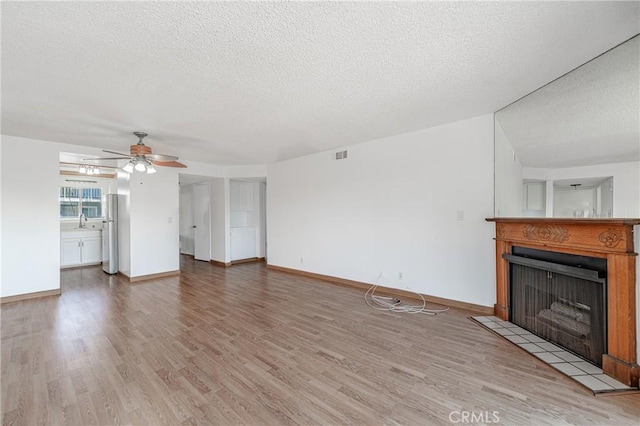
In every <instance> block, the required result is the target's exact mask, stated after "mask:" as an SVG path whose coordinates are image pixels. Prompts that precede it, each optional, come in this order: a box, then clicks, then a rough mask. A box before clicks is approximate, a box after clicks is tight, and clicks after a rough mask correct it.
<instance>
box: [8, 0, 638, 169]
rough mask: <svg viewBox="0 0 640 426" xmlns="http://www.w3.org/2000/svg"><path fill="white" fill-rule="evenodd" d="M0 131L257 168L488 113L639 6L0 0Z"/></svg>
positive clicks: (608, 43)
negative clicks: (142, 144)
mask: <svg viewBox="0 0 640 426" xmlns="http://www.w3.org/2000/svg"><path fill="white" fill-rule="evenodd" d="M1 7H2V133H3V134H9V135H16V136H23V137H30V138H38V139H45V140H52V141H59V142H65V143H72V144H80V145H87V146H93V147H99V148H106V149H112V150H118V151H126V150H127V149H128V145H130V144H132V143H135V142H136V140H135V138H134V137H133V136H132V135H131V132H132V131H134V130H142V131H146V132H148V133H149V134H150V136H149V138H148V139H146V142H147V143H148V144H149V145H151V146H152V147H153V149H154V151H155V152H160V153H166V154H173V155H178V156H180V157H181V159H185V160H197V161H202V162H210V163H215V164H264V163H270V162H274V161H278V160H282V159H288V158H293V157H296V156H300V155H304V154H308V153H312V152H318V151H323V150H328V149H332V148H335V147H339V146H343V145H348V144H353V143H357V142H363V141H367V140H372V139H375V138H380V137H384V136H389V135H393V134H399V133H403V132H407V131H411V130H416V129H420V128H426V127H430V126H434V125H438V124H442V123H446V122H450V121H455V120H460V119H464V118H468V117H472V116H476V115H480V114H485V113H492V112H493V111H495V110H497V109H499V108H501V107H502V106H504V105H506V104H508V103H510V102H512V101H514V100H515V99H517V98H519V97H521V96H523V95H525V94H526V93H528V92H530V91H532V90H534V89H536V88H537V87H540V86H542V85H543V84H545V83H547V82H549V81H551V80H553V79H554V78H556V77H558V76H559V75H562V74H563V73H565V72H567V71H569V70H571V69H573V68H575V67H576V66H578V65H579V64H582V63H584V62H586V61H587V60H589V59H591V58H593V57H594V56H596V55H598V54H600V53H601V52H603V51H605V50H607V49H609V48H611V47H612V46H615V45H616V44H618V43H620V42H622V41H623V40H625V39H628V38H629V37H631V36H632V35H634V34H636V33H637V32H638V22H639V14H638V2H620V3H617V2H487V3H485V2H379V3H373V2H341V3H337V2H293V3H290V2H89V1H86V2H2V4H1Z"/></svg>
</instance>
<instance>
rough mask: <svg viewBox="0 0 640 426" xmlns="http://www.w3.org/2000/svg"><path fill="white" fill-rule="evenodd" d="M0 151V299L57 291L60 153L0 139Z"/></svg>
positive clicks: (28, 142) (41, 145)
mask: <svg viewBox="0 0 640 426" xmlns="http://www.w3.org/2000/svg"><path fill="white" fill-rule="evenodd" d="M1 149H2V157H1V161H2V169H1V173H2V175H1V176H2V177H1V186H2V214H1V216H2V243H1V245H2V277H1V283H0V287H1V288H0V296H1V297H7V296H14V295H18V294H24V293H34V292H39V291H46V290H55V289H59V288H60V218H59V216H60V215H59V203H58V197H59V189H58V185H59V180H58V174H59V159H58V154H59V149H58V147H57V146H55V145H52V144H50V143H48V142H46V141H40V140H33V139H24V138H17V137H13V136H4V135H3V136H2V145H1ZM27 154H28V158H27ZM25 167H28V170H29V171H30V172H29V173H25Z"/></svg>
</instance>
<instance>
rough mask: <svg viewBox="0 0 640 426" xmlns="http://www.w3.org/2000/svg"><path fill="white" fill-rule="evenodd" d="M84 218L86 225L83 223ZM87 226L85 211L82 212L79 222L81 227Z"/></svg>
mask: <svg viewBox="0 0 640 426" xmlns="http://www.w3.org/2000/svg"><path fill="white" fill-rule="evenodd" d="M82 218H84V226H83V225H82ZM85 226H87V216H85V215H84V213H80V224H79V227H80V228H84V227H85Z"/></svg>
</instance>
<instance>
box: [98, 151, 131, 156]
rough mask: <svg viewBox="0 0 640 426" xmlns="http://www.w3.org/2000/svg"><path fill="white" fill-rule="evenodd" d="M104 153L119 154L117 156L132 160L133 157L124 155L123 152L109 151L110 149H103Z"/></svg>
mask: <svg viewBox="0 0 640 426" xmlns="http://www.w3.org/2000/svg"><path fill="white" fill-rule="evenodd" d="M102 152H108V153H109V154H117V155H122V156H123V157H127V158H131V155H129V154H124V153H122V152H117V151H109V150H108V149H103V150H102Z"/></svg>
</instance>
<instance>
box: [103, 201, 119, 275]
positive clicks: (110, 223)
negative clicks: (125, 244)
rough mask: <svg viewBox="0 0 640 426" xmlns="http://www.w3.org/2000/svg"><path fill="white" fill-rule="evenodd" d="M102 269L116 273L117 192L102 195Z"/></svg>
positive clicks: (109, 272) (108, 272)
mask: <svg viewBox="0 0 640 426" xmlns="http://www.w3.org/2000/svg"><path fill="white" fill-rule="evenodd" d="M102 208H103V209H104V220H103V221H102V270H103V271H105V272H106V273H107V274H117V273H118V194H107V195H103V196H102Z"/></svg>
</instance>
